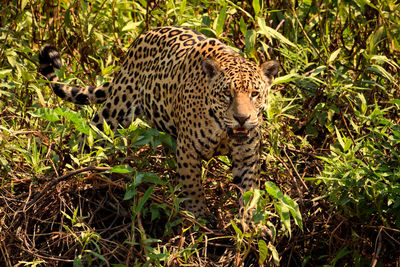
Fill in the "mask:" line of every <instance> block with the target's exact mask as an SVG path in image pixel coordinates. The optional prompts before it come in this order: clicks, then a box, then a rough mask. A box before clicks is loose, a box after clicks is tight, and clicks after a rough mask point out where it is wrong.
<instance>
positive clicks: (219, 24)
mask: <svg viewBox="0 0 400 267" xmlns="http://www.w3.org/2000/svg"><path fill="white" fill-rule="evenodd" d="M225 18H226V3H225V4H224V5H223V7H222V9H221V12H219V14H218V17H217V20H216V23H217V25H216V27H215V33H216V35H217V36H220V35H221V33H222V32H223V30H224V25H225Z"/></svg>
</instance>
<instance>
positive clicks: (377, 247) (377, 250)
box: [371, 228, 382, 267]
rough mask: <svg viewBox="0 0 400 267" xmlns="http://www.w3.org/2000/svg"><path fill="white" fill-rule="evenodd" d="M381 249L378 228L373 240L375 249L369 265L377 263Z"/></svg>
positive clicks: (380, 235)
mask: <svg viewBox="0 0 400 267" xmlns="http://www.w3.org/2000/svg"><path fill="white" fill-rule="evenodd" d="M381 249H382V228H380V229H379V232H378V236H377V237H376V240H375V250H374V254H373V255H374V256H373V258H372V262H371V267H375V265H376V264H377V263H378V258H379V253H380V252H381Z"/></svg>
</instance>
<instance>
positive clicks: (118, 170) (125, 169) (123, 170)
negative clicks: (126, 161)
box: [107, 165, 133, 173]
mask: <svg viewBox="0 0 400 267" xmlns="http://www.w3.org/2000/svg"><path fill="white" fill-rule="evenodd" d="M107 172H112V173H131V172H133V169H132V167H130V166H128V165H117V166H114V167H112V168H111V169H110V170H108V171H107Z"/></svg>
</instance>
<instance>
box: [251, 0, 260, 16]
mask: <svg viewBox="0 0 400 267" xmlns="http://www.w3.org/2000/svg"><path fill="white" fill-rule="evenodd" d="M260 1H261V0H253V9H254V14H255V17H257V16H258V13H259V12H260V9H261V5H260Z"/></svg>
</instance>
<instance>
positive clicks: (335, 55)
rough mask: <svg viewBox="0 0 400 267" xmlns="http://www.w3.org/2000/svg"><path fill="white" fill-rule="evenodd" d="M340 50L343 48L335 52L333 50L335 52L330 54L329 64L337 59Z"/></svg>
mask: <svg viewBox="0 0 400 267" xmlns="http://www.w3.org/2000/svg"><path fill="white" fill-rule="evenodd" d="M340 51H341V48H339V49H337V50H336V51H335V52H333V53H332V54H331V56H330V57H329V59H328V64H329V63H332V62H333V61H335V59H336V58H337V56H338V55H339V53H340Z"/></svg>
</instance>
